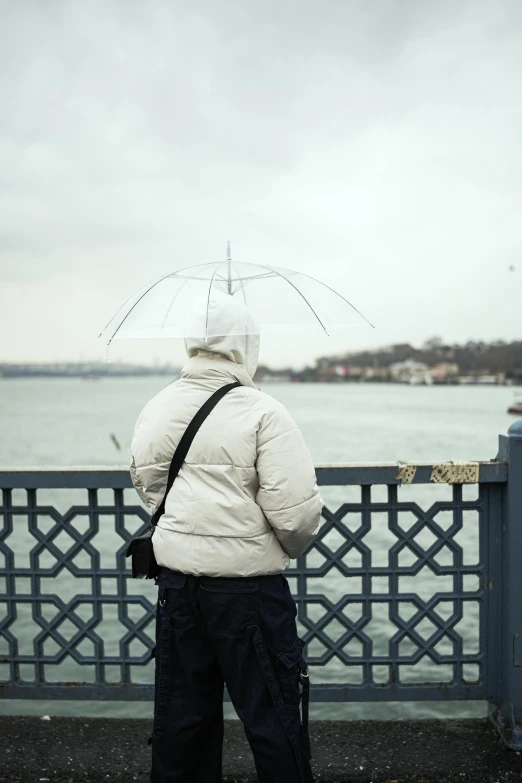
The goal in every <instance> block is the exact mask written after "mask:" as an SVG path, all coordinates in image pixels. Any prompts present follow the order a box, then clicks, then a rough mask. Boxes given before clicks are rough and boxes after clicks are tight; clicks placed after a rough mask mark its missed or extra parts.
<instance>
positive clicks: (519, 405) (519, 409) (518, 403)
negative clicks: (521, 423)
mask: <svg viewBox="0 0 522 783" xmlns="http://www.w3.org/2000/svg"><path fill="white" fill-rule="evenodd" d="M508 413H517V414H518V415H519V416H522V397H521V398H520V399H518V400H515V402H514V403H513V405H511V406H510V407H509V408H508Z"/></svg>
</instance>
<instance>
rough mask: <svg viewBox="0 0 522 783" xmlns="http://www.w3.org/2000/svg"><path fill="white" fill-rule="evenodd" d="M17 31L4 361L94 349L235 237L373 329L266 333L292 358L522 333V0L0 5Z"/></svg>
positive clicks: (3, 184) (241, 253) (5, 151)
mask: <svg viewBox="0 0 522 783" xmlns="http://www.w3.org/2000/svg"><path fill="white" fill-rule="evenodd" d="M0 17H1V18H2V27H1V29H0V74H1V77H0V106H1V113H0V171H1V175H0V208H1V214H2V223H1V228H0V334H1V335H2V336H3V339H2V341H1V343H0V359H2V358H5V359H8V358H40V357H41V358H54V357H60V356H63V357H75V356H77V354H78V352H79V351H82V352H87V353H90V354H91V355H92V354H94V352H95V351H96V350H98V348H97V344H96V341H95V340H94V336H95V335H96V334H97V333H98V331H99V326H100V323H102V324H103V322H104V321H105V320H107V319H108V317H109V316H110V314H111V312H112V311H113V310H115V309H117V307H118V306H119V304H120V303H121V302H122V301H123V300H124V299H125V298H126V297H127V296H128V295H129V294H130V293H132V291H133V290H134V289H136V288H138V287H139V286H141V285H142V283H143V282H144V281H146V280H148V279H150V278H153V277H155V276H156V275H158V276H159V275H160V274H162V273H164V272H165V270H168V269H171V268H172V269H175V268H177V267H179V266H184V265H186V264H190V263H202V262H205V261H208V260H214V259H216V258H219V257H222V255H223V251H224V243H225V240H226V239H228V238H229V237H230V238H231V239H232V240H233V249H234V253H235V255H236V256H237V257H239V258H240V259H241V260H251V261H254V262H255V261H260V260H263V261H271V262H272V263H274V264H278V265H283V266H285V265H286V266H291V267H294V268H298V269H301V270H302V271H306V272H308V273H311V274H314V273H315V274H316V275H317V276H319V277H321V278H323V279H324V280H325V281H326V282H328V283H329V284H331V285H334V286H337V287H338V288H339V290H340V291H342V292H343V294H345V295H346V296H348V298H350V299H352V300H353V301H354V303H355V304H356V305H357V306H358V307H360V308H361V309H362V310H363V311H364V312H366V313H367V314H368V316H369V317H370V318H371V320H373V321H374V322H376V323H377V326H378V327H379V328H378V330H377V331H376V332H375V333H369V332H368V333H367V332H364V331H357V332H355V331H354V332H350V333H349V335H346V336H344V337H343V336H339V337H336V338H335V339H333V340H332V341H330V343H328V342H324V341H316V342H313V341H312V342H308V341H307V342H306V344H304V342H303V344H297V345H296V344H295V343H292V341H290V340H288V342H285V341H280V342H279V343H277V344H276V343H274V342H270V341H269V342H268V343H267V345H268V346H269V348H270V351H273V352H274V360H275V361H276V362H281V363H283V362H285V361H287V360H289V359H294V358H295V360H296V361H304V360H305V359H307V358H312V357H313V353H314V352H315V351H318V352H323V353H324V352H325V351H326V350H328V347H329V346H331V350H341V349H342V348H344V347H350V348H353V347H356V346H357V345H367V344H371V343H372V342H373V344H375V343H385V342H388V341H390V340H412V341H419V340H421V339H423V338H424V337H426V336H428V335H430V334H433V333H434V332H437V333H441V334H443V335H445V336H446V338H447V339H466V337H470V336H476V337H484V338H490V337H495V336H500V337H505V338H510V337H513V338H514V337H520V335H521V332H522V322H521V316H520V304H519V303H520V299H521V294H522V238H521V235H520V212H521V206H522V203H521V202H522V193H521V182H522V179H521V175H522V150H521V148H520V143H519V140H520V138H521V134H522V107H521V104H520V100H519V92H520V89H519V76H520V72H521V66H522V48H521V43H522V7H521V6H520V4H519V3H518V2H517V1H516V0H513V1H512V2H509V1H508V0H497V2H495V3H491V2H489V0H475V2H471V1H470V2H464V1H463V0H462V1H461V2H459V3H455V2H449V0H448V1H447V2H446V1H443V2H422V3H420V2H413V0H411V1H410V0H376V1H375V2H371V3H369V2H362V1H360V2H344V1H343V2H341V1H339V2H334V0H329V2H322V3H320V2H317V0H314V2H312V0H308V1H307V2H299V3H296V2H289V0H286V2H275V0H271V1H270V2H251V3H245V2H239V1H237V0H228V2H226V3H215V2H211V0H206V2H202V3H199V4H191V3H188V2H169V1H167V0H161V1H160V0H151V2H148V3H140V2H129V1H128V0H125V2H124V0H113V2H111V3H106V2H101V1H100V0H98V1H96V0H93V1H92V2H89V3H82V2H74V1H73V2H69V1H65V0H64V1H63V2H57V1H56V0H54V1H53V0H50V1H49V2H47V3H45V4H43V3H39V2H32V3H31V2H26V3H18V4H14V3H11V2H7V0H0ZM519 259H521V260H520V261H519ZM517 263H518V264H519V267H520V268H519V269H518V270H517V272H515V273H508V266H509V265H510V264H515V265H517ZM29 302H30V303H31V314H30V317H28V313H27V309H26V307H24V306H21V304H22V305H23V303H29ZM60 310H65V311H67V313H68V316H67V329H66V330H65V331H64V330H63V328H62V326H61V325H60V320H59V319H58V318H56V317H55V316H54V315H52V316H51V313H53V314H54V313H56V312H59V311H60ZM35 324H37V325H38V328H35ZM129 350H134V348H131V349H129ZM148 350H149V349H148V348H147V347H143V346H140V347H139V348H136V355H138V354H139V355H140V358H141V357H142V356H143V355H146V353H147V351H148ZM154 350H156V348H155V349H154ZM158 350H159V349H158ZM169 350H170V349H169ZM265 358H267V359H268V358H270V357H268V356H267V357H265Z"/></svg>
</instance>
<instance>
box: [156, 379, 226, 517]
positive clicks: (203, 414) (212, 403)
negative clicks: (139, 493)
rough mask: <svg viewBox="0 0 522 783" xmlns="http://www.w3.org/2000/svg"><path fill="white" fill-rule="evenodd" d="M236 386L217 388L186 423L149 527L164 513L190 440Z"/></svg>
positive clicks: (189, 445) (190, 442)
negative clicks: (187, 423) (163, 493)
mask: <svg viewBox="0 0 522 783" xmlns="http://www.w3.org/2000/svg"><path fill="white" fill-rule="evenodd" d="M238 386H242V384H241V383H239V382H237V383H229V384H227V385H226V386H222V387H221V388H220V389H218V390H217V391H216V392H214V394H213V395H212V396H211V397H209V398H208V400H207V401H206V402H205V403H204V404H203V405H202V406H201V408H200V409H199V411H198V412H197V413H196V415H195V416H194V418H193V419H192V421H191V422H190V424H189V425H188V427H187V429H186V430H185V432H184V433H183V437H182V438H181V440H180V442H179V443H178V447H177V449H176V451H175V452H174V456H173V457H172V462H171V463H170V468H169V478H168V481H167V489H166V490H165V495H164V497H163V500H162V501H161V503H160V505H159V506H158V508H157V509H156V511H155V512H154V515H153V517H152V519H151V522H150V524H151V527H155V526H156V525H157V524H158V522H159V520H160V518H161V517H162V516H163V514H164V513H165V501H166V500H167V495H168V494H169V492H170V490H171V487H172V485H173V483H174V479H175V478H176V476H177V475H178V473H179V471H180V468H181V466H182V465H183V462H184V460H185V457H186V456H187V454H188V450H189V449H190V447H191V445H192V441H193V440H194V438H195V436H196V433H197V431H198V430H199V428H200V427H201V425H202V424H203V422H204V421H205V419H206V418H207V416H208V415H209V413H210V412H211V411H212V410H213V409H214V408H215V407H216V405H217V404H218V402H219V401H220V400H221V399H222V398H223V397H224V396H225V394H227V393H228V392H229V391H231V390H232V389H235V388H237V387H238Z"/></svg>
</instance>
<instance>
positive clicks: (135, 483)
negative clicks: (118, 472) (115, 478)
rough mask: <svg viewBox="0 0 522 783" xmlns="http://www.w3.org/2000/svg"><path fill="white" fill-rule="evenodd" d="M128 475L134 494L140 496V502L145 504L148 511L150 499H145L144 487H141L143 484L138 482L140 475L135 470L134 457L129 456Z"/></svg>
mask: <svg viewBox="0 0 522 783" xmlns="http://www.w3.org/2000/svg"><path fill="white" fill-rule="evenodd" d="M130 475H131V480H132V483H133V486H134V489H135V490H136V492H137V493H138V495H139V496H140V498H141V500H142V501H143V502H144V503H145V505H146V506H147V508H149V509H150V508H151V502H150V499H149V498H148V497H147V495H146V493H145V487H144V486H143V484H142V483H141V481H140V474H139V473H138V470H137V468H136V462H135V460H134V455H131V461H130Z"/></svg>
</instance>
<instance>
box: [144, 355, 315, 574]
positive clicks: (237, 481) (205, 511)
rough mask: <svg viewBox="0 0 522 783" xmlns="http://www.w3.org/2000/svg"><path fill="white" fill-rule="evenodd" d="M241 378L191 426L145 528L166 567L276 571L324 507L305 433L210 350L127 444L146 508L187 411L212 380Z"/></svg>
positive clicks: (154, 403)
mask: <svg viewBox="0 0 522 783" xmlns="http://www.w3.org/2000/svg"><path fill="white" fill-rule="evenodd" d="M236 380H238V381H240V382H241V383H242V384H243V387H238V388H237V389H233V390H232V391H231V392H229V393H228V394H227V395H226V396H225V397H224V398H223V399H222V400H221V401H220V402H219V404H218V405H217V406H216V408H215V409H214V410H213V411H212V413H211V414H210V416H209V417H208V418H207V419H206V421H205V422H204V423H203V425H202V427H201V429H200V430H199V432H198V433H197V435H196V437H195V439H194V441H193V443H192V445H191V447H190V450H189V452H188V454H187V457H186V460H185V462H184V464H183V466H182V468H181V470H180V472H179V474H178V477H177V478H176V480H175V482H174V485H173V487H172V489H171V491H170V492H169V495H168V497H167V501H166V505H165V514H164V515H163V516H162V517H161V519H160V521H159V523H158V526H157V528H156V530H155V532H154V535H153V544H154V553H155V556H156V559H157V561H158V563H159V564H160V565H163V566H166V567H167V568H171V569H175V570H179V571H183V572H184V573H192V574H195V575H202V574H206V575H208V576H255V575H260V574H272V573H278V572H281V571H284V570H285V569H286V568H288V566H289V562H290V559H291V558H295V557H298V556H299V555H300V554H302V553H303V552H304V551H305V550H306V549H307V548H308V546H309V544H310V543H311V541H312V539H313V537H314V536H315V534H316V533H317V530H318V528H319V524H320V515H321V509H322V506H323V503H322V499H321V496H320V494H319V490H318V487H317V482H316V478H315V470H314V467H313V463H312V459H311V457H310V454H309V451H308V448H307V446H306V444H305V442H304V439H303V436H302V434H301V432H300V430H299V429H298V427H297V425H296V424H295V422H294V421H293V419H292V417H291V416H290V415H289V413H288V412H287V411H286V409H285V408H284V406H283V405H281V403H279V402H277V401H276V400H275V399H273V398H272V397H270V396H269V395H267V394H264V393H263V392H261V391H260V390H259V389H257V388H256V387H255V385H254V383H253V382H252V380H251V378H250V376H249V374H248V373H247V372H246V370H245V368H244V367H243V366H242V365H241V364H238V363H236V362H234V361H230V360H229V359H226V358H224V357H223V356H220V355H218V354H215V353H210V352H208V351H198V352H197V355H195V356H193V358H191V359H189V361H188V362H187V364H186V365H185V367H184V369H183V371H182V373H181V377H180V379H179V380H178V381H176V382H175V383H173V384H171V385H170V386H168V387H167V388H166V389H163V391H161V392H160V393H159V394H158V395H156V397H154V398H153V399H152V400H151V401H150V402H149V403H148V404H147V405H146V406H145V408H144V409H143V411H142V413H141V414H140V416H139V418H138V421H137V423H136V427H135V431H134V436H133V440H132V446H131V452H132V456H131V476H132V480H133V483H134V486H135V488H136V490H137V491H138V493H139V494H140V496H141V498H142V499H143V501H144V502H145V503H146V505H147V506H148V507H149V509H150V510H151V512H153V511H154V509H155V508H157V506H158V505H159V503H160V502H161V499H162V497H163V494H164V492H165V486H166V482H167V475H168V469H169V465H170V462H171V459H172V455H173V453H174V451H175V449H176V446H177V445H178V443H179V440H180V439H181V437H182V435H183V432H184V431H185V429H186V427H187V426H188V424H189V422H190V420H191V419H192V417H193V416H194V415H195V414H196V412H197V410H198V409H199V408H200V407H201V405H202V404H203V403H204V402H205V400H206V399H208V398H209V397H210V395H211V394H212V393H213V392H214V391H216V390H217V389H218V388H219V387H220V386H223V385H226V384H228V383H231V382H233V381H236Z"/></svg>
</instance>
